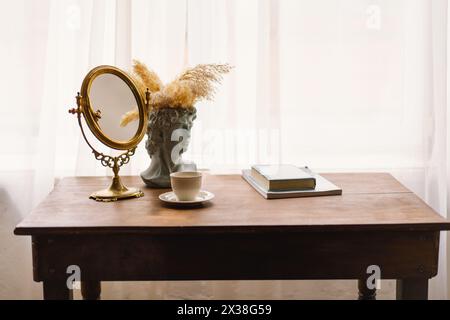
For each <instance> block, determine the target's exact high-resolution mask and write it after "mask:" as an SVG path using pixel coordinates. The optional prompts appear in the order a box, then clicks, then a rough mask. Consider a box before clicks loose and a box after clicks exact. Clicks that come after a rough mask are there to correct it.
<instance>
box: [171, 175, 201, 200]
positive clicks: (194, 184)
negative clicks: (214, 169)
mask: <svg viewBox="0 0 450 320" xmlns="http://www.w3.org/2000/svg"><path fill="white" fill-rule="evenodd" d="M170 183H171V184H172V189H173V192H174V193H175V195H176V196H177V198H178V200H179V201H193V200H195V199H196V197H197V195H198V194H199V193H200V188H201V187H202V173H201V172H198V171H184V172H174V173H171V174H170Z"/></svg>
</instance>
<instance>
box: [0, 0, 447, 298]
mask: <svg viewBox="0 0 450 320" xmlns="http://www.w3.org/2000/svg"><path fill="white" fill-rule="evenodd" d="M447 16H448V11H447V1H445V0H432V1H428V0H340V1H339V0H314V1H313V0H302V1H300V0H245V1H237V0H216V1H209V0H169V1H168V0H132V1H131V0H95V1H93V0H40V1H32V0H14V1H11V0H0V44H1V50H0V63H1V70H2V71H3V72H2V75H3V76H2V77H1V79H0V90H1V97H2V103H1V108H0V114H1V117H0V123H1V125H0V134H1V136H2V139H1V141H2V144H3V148H2V150H1V151H0V201H1V206H0V210H1V211H0V214H1V215H0V238H1V239H0V240H1V241H0V259H1V260H0V261H1V262H0V298H30V297H33V298H39V297H40V287H39V286H37V285H36V284H33V283H32V280H31V274H32V273H31V260H30V258H31V255H30V250H29V239H25V238H18V237H14V236H12V228H13V227H14V225H15V224H16V223H17V222H19V221H20V219H21V218H22V217H23V216H25V215H26V214H28V212H29V211H30V210H31V209H32V208H33V207H34V206H35V205H36V204H37V203H38V202H39V201H41V200H42V199H43V198H44V197H45V196H46V195H47V194H48V192H49V191H50V190H51V188H52V187H53V185H54V182H55V179H58V178H60V177H64V176H72V175H105V174H110V173H109V172H108V171H106V170H105V169H104V168H102V167H101V166H100V165H99V164H98V163H97V162H96V161H95V160H94V159H93V157H92V154H91V153H90V151H89V149H88V147H87V146H86V144H85V143H84V141H83V140H82V139H81V138H80V132H79V128H78V127H77V124H76V121H75V119H74V117H73V116H71V115H69V114H68V113H67V110H68V109H69V108H70V107H73V106H74V103H75V99H74V96H75V94H76V92H77V91H78V90H79V88H80V85H81V81H82V80H83V77H84V75H85V74H86V73H87V72H88V71H89V70H90V69H91V68H93V67H95V66H97V65H100V64H111V65H116V66H118V67H121V68H123V69H129V68H130V65H131V59H132V58H137V59H140V60H142V61H144V62H145V63H146V64H147V65H149V66H150V67H151V68H153V69H154V70H155V71H157V72H158V73H159V74H160V76H161V77H162V79H163V80H164V81H170V80H171V79H172V78H174V77H175V76H176V75H177V73H179V72H180V71H182V69H183V68H185V67H187V66H193V65H196V64H198V63H210V62H211V63H213V62H228V63H230V64H232V65H234V66H235V68H234V69H233V71H232V73H231V74H230V75H227V76H226V79H225V81H224V84H223V85H222V86H221V87H219V88H218V92H217V95H216V98H215V101H214V102H202V103H199V104H198V105H197V109H198V119H197V120H196V122H195V124H194V128H193V135H192V139H191V145H190V149H189V151H188V153H187V154H186V158H189V159H190V160H194V161H195V162H196V163H197V164H198V165H199V167H201V168H205V169H209V170H211V172H213V173H224V172H227V173H228V172H239V170H240V169H241V168H245V167H248V166H250V165H251V164H254V163H263V162H264V163H277V162H283V163H293V164H298V165H308V166H310V167H311V168H313V169H315V170H316V171H321V172H325V171H387V172H391V173H392V174H393V175H394V176H395V177H397V178H398V179H399V180H400V181H401V182H402V183H404V184H405V185H406V186H407V187H409V188H411V189H412V190H413V191H415V192H416V193H417V194H418V195H419V196H420V197H422V198H423V199H424V200H425V201H426V202H427V203H428V204H429V205H430V206H432V207H433V208H434V209H435V210H436V211H437V212H439V213H440V214H441V215H443V216H446V215H447V194H448V187H447V186H448V182H449V181H450V180H449V175H448V174H449V172H448V171H447V168H449V165H450V162H449V161H450V157H448V156H447V144H448V141H449V140H448V137H449V135H448V126H447V124H448V123H450V122H448V115H447V101H446V97H447V82H446V79H447V66H446V61H447ZM138 150H139V151H138V153H137V155H136V156H135V157H134V158H133V160H132V162H131V163H130V165H128V166H127V167H125V168H123V169H122V170H123V171H122V172H124V173H127V174H138V173H139V172H140V171H141V170H143V169H144V168H146V166H147V165H148V162H149V159H148V157H147V155H146V152H145V149H144V148H143V145H141V147H140V148H139V149H138ZM445 253H446V243H445V234H443V237H442V241H441V257H440V266H439V268H440V269H439V275H438V276H437V277H436V278H435V279H433V280H432V282H431V286H430V289H431V297H432V298H446V297H447V283H448V279H447V263H446V262H447V255H446V254H445ZM104 288H105V289H104V296H105V297H107V298H108V297H109V298H328V297H330V298H353V297H355V295H356V291H355V290H356V286H355V283H354V282H348V281H334V282H323V283H322V282H320V283H319V282H298V281H269V282H258V281H256V282H253V281H252V282H234V281H232V282H177V283H171V282H161V283H146V284H143V283H139V284H138V283H131V284H120V283H112V284H107V285H105V286H104ZM393 292H394V290H393V283H392V282H386V283H384V286H383V287H382V290H381V297H385V298H393Z"/></svg>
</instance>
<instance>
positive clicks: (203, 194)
mask: <svg viewBox="0 0 450 320" xmlns="http://www.w3.org/2000/svg"><path fill="white" fill-rule="evenodd" d="M213 198H214V194H213V193H211V192H209V191H205V190H200V192H199V193H198V195H197V197H196V198H195V200H190V201H179V200H178V198H177V196H176V195H175V193H174V192H173V191H170V192H166V193H163V194H160V195H159V199H160V200H161V201H163V202H165V203H168V204H171V205H176V206H182V207H185V206H186V207H188V206H195V205H200V204H204V203H205V202H208V201H210V200H212V199H213Z"/></svg>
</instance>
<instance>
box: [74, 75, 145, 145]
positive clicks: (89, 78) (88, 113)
mask: <svg viewBox="0 0 450 320" xmlns="http://www.w3.org/2000/svg"><path fill="white" fill-rule="evenodd" d="M102 74H113V75H115V76H117V77H119V78H120V79H122V80H123V81H124V82H125V83H126V84H127V86H128V88H130V90H131V91H132V92H133V95H134V98H135V99H136V102H137V104H138V105H137V107H138V110H139V126H138V129H137V131H136V134H135V135H134V137H133V138H131V139H130V140H129V141H127V142H120V141H116V140H113V139H111V138H109V137H108V136H106V135H105V134H104V133H103V131H102V129H101V128H100V126H99V125H98V122H97V117H98V116H97V113H96V112H95V111H94V110H93V109H92V108H91V104H90V100H89V92H90V90H91V86H92V83H93V82H94V80H95V79H96V78H97V77H98V76H100V75H102ZM80 93H81V111H82V112H83V115H84V119H85V120H86V123H87V125H88V126H89V129H91V131H92V133H93V134H94V135H95V137H96V138H97V139H98V140H100V142H102V143H103V144H105V145H106V146H108V147H111V148H113V149H116V150H128V149H131V148H133V147H135V146H137V145H138V144H139V142H141V140H142V138H143V137H144V135H145V125H146V118H147V112H146V111H145V110H144V101H143V99H142V97H141V95H140V94H139V90H138V89H137V87H136V85H135V84H134V82H133V80H132V79H131V78H130V77H129V76H128V75H127V74H126V73H124V72H123V71H122V70H120V69H118V68H116V67H112V66H99V67H96V68H94V69H92V70H91V71H90V72H89V73H88V74H87V75H86V77H85V78H84V80H83V84H82V85H81V91H80Z"/></svg>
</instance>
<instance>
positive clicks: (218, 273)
mask: <svg viewBox="0 0 450 320" xmlns="http://www.w3.org/2000/svg"><path fill="white" fill-rule="evenodd" d="M38 243H39V244H40V245H39V246H38V247H35V250H36V251H37V253H36V255H37V256H38V261H40V262H39V266H38V267H37V268H36V269H37V270H38V272H37V274H36V275H37V278H35V279H34V280H35V281H42V280H44V281H45V280H48V279H55V278H63V279H65V278H67V273H66V269H67V267H68V266H69V265H72V264H76V265H78V266H79V267H80V269H81V279H82V281H88V282H89V281H125V280H127V281H134V280H275V279H283V280H289V279H299V280H301V279H363V278H364V277H367V267H368V266H370V265H377V266H379V267H380V269H381V277H382V278H383V279H397V278H399V277H402V278H418V277H422V278H431V277H433V276H435V275H436V273H437V269H438V252H439V232H437V231H436V232H421V231H414V232H410V231H403V232H399V231H388V232H377V231H371V232H326V233H324V232H308V233H303V232H298V233H285V232H276V233H275V232H274V233H270V234H260V233H253V234H242V233H226V234H200V235H197V234H184V235H181V234H180V235H177V236H173V235H149V234H110V235H106V234H105V235H56V236H50V237H47V236H42V239H40V240H39V241H38Z"/></svg>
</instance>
